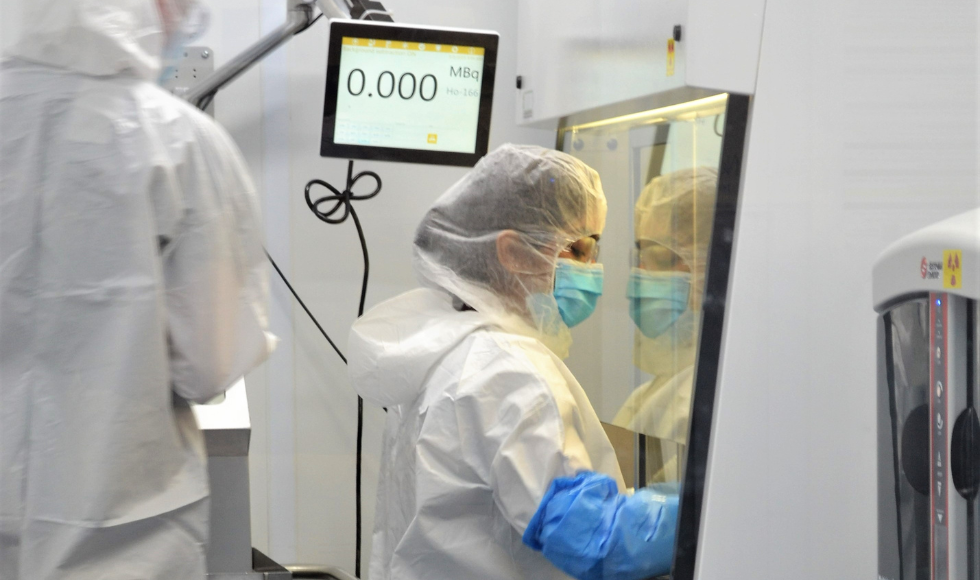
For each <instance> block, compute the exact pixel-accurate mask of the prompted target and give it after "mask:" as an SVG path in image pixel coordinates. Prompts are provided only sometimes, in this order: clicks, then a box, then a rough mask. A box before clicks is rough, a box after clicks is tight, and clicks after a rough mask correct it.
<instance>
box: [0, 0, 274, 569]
mask: <svg viewBox="0 0 980 580" xmlns="http://www.w3.org/2000/svg"><path fill="white" fill-rule="evenodd" d="M25 6H26V10H27V14H26V18H25V22H28V23H29V24H28V25H27V29H26V30H24V31H23V40H22V41H21V42H20V44H19V45H17V46H16V47H15V48H14V49H13V51H12V52H11V53H9V54H8V55H7V57H9V58H7V59H5V60H4V62H3V64H2V67H0V579H2V580H95V579H98V580H190V579H203V578H204V576H205V542H206V539H207V529H208V526H207V518H208V499H207V498H208V481H207V471H206V465H205V461H206V456H205V450H204V443H203V437H202V434H201V433H200V431H199V430H198V428H197V425H196V423H195V420H194V417H193V415H192V414H191V410H190V408H189V406H188V403H187V401H203V400H207V399H210V398H213V397H214V396H216V395H218V394H220V393H221V392H222V391H223V390H225V389H226V388H227V387H228V386H229V385H230V384H232V383H233V382H234V381H235V380H236V379H237V378H238V377H240V376H242V375H243V374H244V373H245V372H246V371H248V370H249V369H250V368H252V367H253V366H255V365H256V364H258V363H259V362H261V361H262V360H263V359H264V358H265V357H266V356H267V354H268V352H269V350H270V347H271V341H270V340H268V338H267V335H266V334H265V332H264V329H265V327H266V314H265V299H266V294H267V288H266V281H265V272H264V262H263V254H262V249H261V238H260V233H261V227H260V224H259V211H258V203H257V197H256V192H255V189H254V187H253V185H252V182H251V181H250V179H249V177H248V175H247V170H246V167H245V165H244V163H243V160H242V158H241V155H240V153H239V151H238V149H237V148H236V146H235V144H234V143H233V142H232V140H231V139H230V138H229V136H228V135H227V134H225V132H224V131H222V130H221V129H220V128H219V127H218V126H217V125H216V124H215V123H214V122H213V121H212V120H211V119H210V118H208V117H207V116H205V115H204V114H202V113H200V112H198V111H197V110H195V109H193V108H192V107H190V106H189V105H187V104H186V103H184V102H181V101H179V100H178V99H176V98H175V97H173V96H171V95H169V94H167V93H166V92H165V91H163V90H162V89H160V88H159V87H157V86H156V85H155V83H154V81H155V80H156V78H157V77H158V75H159V68H160V54H161V51H162V47H163V43H164V39H163V34H162V31H161V26H160V21H159V17H158V14H157V9H156V6H155V3H154V1H153V0H36V1H33V2H30V3H29V5H27V3H25Z"/></svg>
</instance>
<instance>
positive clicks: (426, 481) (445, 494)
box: [349, 145, 677, 580]
mask: <svg viewBox="0 0 980 580" xmlns="http://www.w3.org/2000/svg"><path fill="white" fill-rule="evenodd" d="M605 217H606V200H605V197H604V195H603V193H602V188H601V185H600V183H599V177H598V174H596V172H595V171H593V170H592V169H591V168H589V167H588V166H586V165H585V164H583V163H582V162H580V161H578V160H576V159H575V158H573V157H571V156H568V155H566V154H564V153H560V152H557V151H552V150H547V149H543V148H540V147H531V146H514V145H504V146H502V147H500V148H499V149H497V150H496V151H494V152H492V153H490V154H489V155H488V156H486V157H485V158H484V159H483V160H481V161H480V162H479V163H478V164H477V165H476V167H475V168H474V169H473V170H472V171H471V172H470V173H468V174H467V175H466V176H465V177H464V178H463V179H462V180H460V181H459V182H458V183H456V184H455V185H454V186H453V187H452V188H450V189H449V191H447V192H446V193H445V194H444V195H443V196H442V197H441V198H440V199H439V200H438V201H436V203H435V205H434V206H433V207H432V208H431V209H430V210H429V211H428V213H427V214H426V215H425V217H424V218H423V220H422V223H421V224H420V225H419V227H418V230H417V232H416V237H415V243H414V267H415V272H416V275H417V276H418V278H419V280H420V282H421V283H422V285H423V286H424V288H421V289H417V290H413V291H410V292H408V293H406V294H403V295H401V296H398V297H396V298H393V299H391V300H389V301H387V302H384V303H382V304H380V305H379V306H377V307H375V308H374V309H372V310H371V311H370V312H368V313H367V314H366V315H365V316H364V317H362V318H361V319H360V320H358V321H357V322H356V323H355V324H354V326H353V328H352V330H351V334H350V339H349V349H350V359H349V360H350V366H349V369H350V377H351V381H352V383H353V385H354V387H355V389H356V390H357V391H358V392H359V393H360V394H361V396H363V397H364V398H365V399H367V400H368V401H370V402H373V403H374V404H376V405H379V406H384V407H386V408H387V410H388V415H387V419H386V421H387V424H386V429H385V438H384V449H383V457H382V465H381V477H380V482H379V488H378V498H377V502H378V503H377V511H376V522H375V529H374V546H373V555H372V558H371V566H370V578H371V579H372V580H388V579H398V580H422V579H426V580H428V579H430V578H467V579H488V580H496V579H500V580H503V579H517V578H521V579H524V578H526V579H534V580H546V579H548V578H567V577H568V575H572V576H574V577H576V578H580V579H639V578H647V577H649V576H652V575H655V574H659V573H664V572H666V571H667V570H669V566H670V561H671V557H672V550H673V538H674V527H675V522H676V509H677V497H676V495H671V494H665V493H658V492H655V491H654V490H641V491H639V492H637V493H636V494H635V495H630V494H629V493H627V490H625V489H624V484H623V477H622V474H621V472H620V469H619V466H618V464H617V461H616V455H615V452H614V450H613V448H612V446H611V444H610V443H609V440H608V438H607V437H606V435H605V432H604V431H603V429H602V426H601V425H600V423H599V419H598V418H597V417H596V414H595V412H594V411H593V409H592V406H591V405H590V403H589V401H588V398H587V397H586V394H585V392H584V391H583V389H582V387H581V386H580V385H579V383H578V382H577V381H576V380H575V377H573V376H572V375H571V373H570V372H569V371H568V369H567V368H566V367H565V365H564V363H563V362H562V360H561V358H562V357H564V356H565V355H566V354H567V352H568V347H569V345H570V340H571V339H570V333H569V330H568V326H569V325H574V324H576V323H577V322H580V321H581V320H583V319H584V318H585V317H586V316H587V315H588V313H589V312H591V310H592V309H593V308H594V306H595V301H596V299H597V298H598V296H599V294H601V292H602V267H601V265H599V264H597V263H595V260H596V256H597V253H598V245H597V244H598V239H599V236H600V234H601V232H602V229H603V226H604V222H605Z"/></svg>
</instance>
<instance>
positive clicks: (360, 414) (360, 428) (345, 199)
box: [304, 160, 382, 578]
mask: <svg viewBox="0 0 980 580" xmlns="http://www.w3.org/2000/svg"><path fill="white" fill-rule="evenodd" d="M365 177H371V178H373V179H374V181H375V184H376V187H375V188H374V191H372V192H371V193H368V194H364V195H356V194H355V193H354V191H353V190H354V185H355V184H357V182H358V181H360V180H361V179H363V178H365ZM381 185H382V184H381V177H380V176H379V175H378V174H377V173H375V172H373V171H362V172H360V173H358V174H357V175H354V160H350V161H348V162H347V186H346V187H345V188H344V190H343V191H338V190H337V188H336V187H334V186H333V185H330V184H329V183H327V182H326V181H323V180H322V179H313V180H311V181H310V182H309V183H307V184H306V190H305V195H306V205H307V207H309V208H310V211H312V212H313V214H314V215H316V217H317V218H319V219H320V220H321V221H323V222H326V223H328V224H342V223H344V222H345V221H347V218H348V216H349V217H350V218H351V219H352V220H353V222H354V227H355V228H356V229H357V237H358V240H360V242H361V254H362V255H363V256H364V277H363V279H362V280H361V299H360V301H359V303H358V306H357V317H358V318H360V317H361V316H362V315H363V314H364V301H365V300H366V299H367V288H368V279H369V277H370V272H371V260H370V258H369V257H368V249H367V240H366V239H365V237H364V228H363V227H361V220H360V219H358V217H357V212H356V211H355V210H354V206H353V204H352V202H354V201H366V200H369V199H371V198H373V197H375V196H376V195H378V194H379V193H381ZM315 186H320V187H325V188H327V189H328V190H329V191H330V194H329V195H326V196H324V197H320V198H317V199H316V200H314V199H313V198H312V197H311V195H310V192H311V191H312V190H313V188H314V187H315ZM330 204H333V205H332V206H330ZM324 206H329V208H328V209H326V211H324V209H322V208H323V207H324ZM341 210H342V211H341ZM338 213H339V215H338ZM304 308H305V307H304ZM307 314H309V310H307ZM310 317H311V318H312V317H313V315H312V314H310ZM315 320H316V319H314V322H315ZM317 326H318V327H319V326H320V325H319V323H317ZM324 336H326V333H324ZM327 340H329V338H328V339H327ZM330 344H331V345H333V341H330ZM334 350H337V348H336V346H334ZM337 354H340V351H339V350H338V351H337ZM341 358H342V359H344V357H343V355H341ZM346 362H347V359H344V363H346ZM363 443H364V399H362V398H361V397H360V395H358V397H357V455H356V464H355V474H354V477H355V478H356V480H355V483H354V495H355V501H356V505H355V507H354V509H355V525H354V527H355V533H356V534H357V536H356V537H355V540H354V553H355V556H354V576H356V577H358V578H360V577H361V529H362V526H361V523H362V522H361V503H362V502H361V464H362V461H361V458H362V450H363Z"/></svg>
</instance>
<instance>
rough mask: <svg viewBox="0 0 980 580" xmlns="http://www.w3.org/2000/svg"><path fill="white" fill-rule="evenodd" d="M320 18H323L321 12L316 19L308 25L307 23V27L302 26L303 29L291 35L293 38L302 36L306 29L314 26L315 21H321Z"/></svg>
mask: <svg viewBox="0 0 980 580" xmlns="http://www.w3.org/2000/svg"><path fill="white" fill-rule="evenodd" d="M321 18H323V12H321V13H320V14H319V15H317V17H316V18H314V19H313V20H310V23H309V24H307V25H306V26H304V27H303V28H300V29H299V30H297V31H296V32H295V33H294V34H293V36H296V35H297V34H302V33H304V32H306V29H307V28H309V27H311V26H313V25H314V24H316V21H317V20H319V19H321Z"/></svg>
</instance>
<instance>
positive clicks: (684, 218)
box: [633, 167, 718, 303]
mask: <svg viewBox="0 0 980 580" xmlns="http://www.w3.org/2000/svg"><path fill="white" fill-rule="evenodd" d="M717 190H718V172H717V171H716V170H715V169H713V168H710V167H694V168H691V169H682V170H680V171H675V172H673V173H668V174H666V175H661V176H660V177H657V178H655V179H653V180H652V181H651V182H650V183H649V184H647V186H646V187H645V188H644V189H643V191H642V192H641V193H640V199H639V200H637V203H636V207H635V211H634V215H633V220H634V221H633V228H634V232H635V235H636V239H637V240H648V241H652V242H656V243H658V244H660V245H662V246H664V247H666V248H668V249H669V250H671V251H673V252H674V253H675V254H677V255H678V256H680V257H681V259H683V260H684V262H685V263H686V264H687V266H688V267H689V268H690V269H691V273H692V277H693V280H692V291H693V292H694V295H695V297H696V300H697V301H698V303H700V296H701V291H702V290H703V288H704V275H705V268H706V264H707V260H708V249H709V247H710V245H711V228H712V224H713V223H714V216H715V199H716V197H717Z"/></svg>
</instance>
